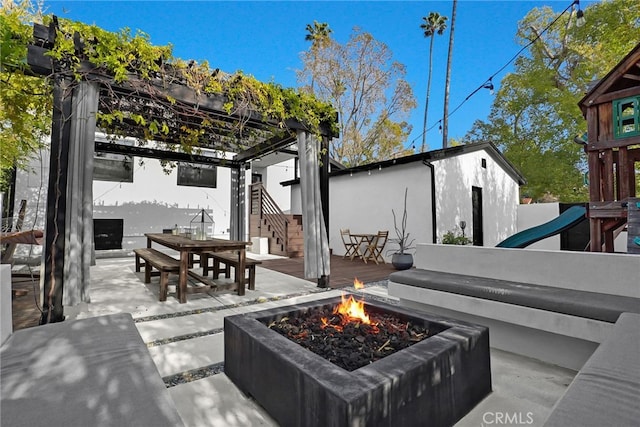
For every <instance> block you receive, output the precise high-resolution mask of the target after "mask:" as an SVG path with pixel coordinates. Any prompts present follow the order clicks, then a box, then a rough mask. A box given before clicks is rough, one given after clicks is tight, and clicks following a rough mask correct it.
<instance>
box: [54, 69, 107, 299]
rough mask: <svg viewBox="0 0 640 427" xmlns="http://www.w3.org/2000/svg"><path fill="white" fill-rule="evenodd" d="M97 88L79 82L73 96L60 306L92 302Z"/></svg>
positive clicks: (95, 85)
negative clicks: (90, 273) (91, 269)
mask: <svg viewBox="0 0 640 427" xmlns="http://www.w3.org/2000/svg"><path fill="white" fill-rule="evenodd" d="M98 89H99V87H98V85H97V84H95V83H88V82H82V83H80V84H79V85H78V86H77V87H76V88H75V89H74V93H73V101H72V102H73V107H72V109H71V111H72V115H71V118H70V120H71V134H70V138H69V164H68V170H67V195H66V197H67V207H66V228H65V236H64V238H65V247H64V271H63V283H64V291H63V298H62V304H63V305H64V306H73V305H76V304H79V303H81V302H91V300H90V296H89V284H90V281H91V280H90V276H89V267H90V266H91V265H94V264H95V247H94V244H93V155H94V151H95V133H96V112H97V110H98V96H99V90H98Z"/></svg>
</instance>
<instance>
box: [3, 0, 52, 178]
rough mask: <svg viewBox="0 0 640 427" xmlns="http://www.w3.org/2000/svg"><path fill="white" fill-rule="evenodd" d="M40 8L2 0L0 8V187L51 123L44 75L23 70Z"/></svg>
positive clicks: (39, 142)
mask: <svg viewBox="0 0 640 427" xmlns="http://www.w3.org/2000/svg"><path fill="white" fill-rule="evenodd" d="M40 16H41V14H40V10H39V9H37V8H34V7H33V6H32V4H31V3H30V2H28V1H23V2H19V3H15V2H13V1H10V0H3V2H2V11H1V12H0V188H2V190H3V191H5V190H6V189H7V187H6V186H7V184H8V182H7V181H8V179H9V177H10V173H11V171H12V170H13V169H14V168H16V167H17V168H23V167H25V166H26V164H27V163H28V159H29V158H30V157H31V156H32V155H33V153H34V152H36V151H37V150H38V149H39V148H40V147H42V146H43V140H44V136H46V135H48V134H49V132H50V127H51V108H52V104H53V95H52V91H51V87H50V85H49V84H48V82H47V81H46V80H45V79H42V78H39V77H32V76H30V75H29V74H28V73H26V72H25V71H26V64H25V59H26V55H27V48H26V46H27V44H28V41H29V40H30V39H31V36H32V32H33V29H32V26H31V23H32V22H33V21H38V20H40Z"/></svg>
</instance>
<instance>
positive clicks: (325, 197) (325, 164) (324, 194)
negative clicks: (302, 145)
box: [318, 136, 330, 288]
mask: <svg viewBox="0 0 640 427" xmlns="http://www.w3.org/2000/svg"><path fill="white" fill-rule="evenodd" d="M320 144H321V147H320V148H321V150H322V151H321V155H320V157H321V158H320V162H321V163H320V201H321V208H322V216H323V219H324V229H325V231H326V233H327V241H329V161H330V157H329V138H327V137H326V136H323V137H322V139H321V140H320ZM318 287H319V288H328V287H329V275H328V274H327V275H321V276H320V277H319V278H318Z"/></svg>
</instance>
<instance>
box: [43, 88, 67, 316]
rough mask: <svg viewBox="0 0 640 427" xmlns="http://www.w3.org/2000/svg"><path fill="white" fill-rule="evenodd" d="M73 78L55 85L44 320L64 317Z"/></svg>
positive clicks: (46, 243)
mask: <svg viewBox="0 0 640 427" xmlns="http://www.w3.org/2000/svg"><path fill="white" fill-rule="evenodd" d="M71 101H72V94H71V90H70V82H69V80H67V79H64V78H57V79H56V82H55V83H54V87H53V119H52V124H51V158H50V159H49V185H48V188H49V191H48V192H47V220H46V226H45V229H46V231H47V233H46V240H45V245H44V254H43V255H44V280H43V286H42V292H43V295H42V296H43V298H42V317H41V318H40V324H45V323H55V322H61V321H63V320H64V310H63V307H62V294H63V269H64V243H65V242H64V234H65V228H66V207H67V198H66V192H67V166H68V163H69V138H70V135H71V121H70V120H68V119H69V117H71Z"/></svg>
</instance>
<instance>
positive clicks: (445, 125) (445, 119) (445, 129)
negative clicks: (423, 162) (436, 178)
mask: <svg viewBox="0 0 640 427" xmlns="http://www.w3.org/2000/svg"><path fill="white" fill-rule="evenodd" d="M457 8H458V0H453V7H452V10H451V29H450V31H449V53H448V54H447V77H446V79H445V84H444V113H443V115H442V148H447V147H448V145H449V141H448V140H447V139H448V138H449V87H450V86H451V58H452V56H453V32H454V30H455V26H456V9H457Z"/></svg>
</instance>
